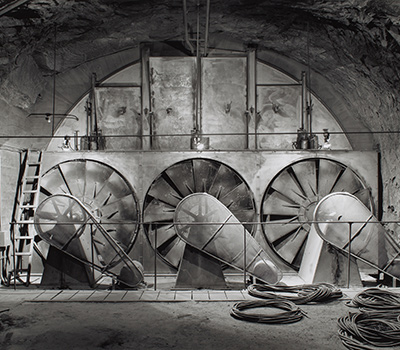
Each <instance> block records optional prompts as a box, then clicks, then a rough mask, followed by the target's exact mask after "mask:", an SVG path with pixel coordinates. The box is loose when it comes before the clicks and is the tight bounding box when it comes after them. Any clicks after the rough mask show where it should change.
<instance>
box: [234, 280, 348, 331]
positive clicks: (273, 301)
mask: <svg viewBox="0 0 400 350" xmlns="http://www.w3.org/2000/svg"><path fill="white" fill-rule="evenodd" d="M247 292H248V293H249V294H250V295H251V296H254V297H256V298H261V299H264V300H250V301H242V302H238V303H236V304H235V305H234V306H233V307H232V309H231V316H233V317H235V318H237V319H240V320H244V321H250V322H259V323H275V324H276V323H280V324H285V323H294V322H297V321H300V320H301V319H302V318H303V317H304V316H306V313H305V312H304V311H303V310H301V309H300V308H299V307H298V306H296V304H306V303H310V302H325V301H328V300H331V299H335V298H340V297H341V296H342V295H343V294H342V292H341V290H340V289H338V288H336V287H335V286H333V285H331V284H328V283H318V284H305V285H301V286H272V285H267V284H252V285H250V286H249V287H248V288H247ZM279 293H281V294H279ZM282 293H283V294H282ZM291 293H296V295H290V294H291ZM288 294H289V295H288ZM254 308H278V309H281V310H285V311H284V312H280V313H275V314H266V313H263V314H262V313H249V312H245V310H247V309H254Z"/></svg>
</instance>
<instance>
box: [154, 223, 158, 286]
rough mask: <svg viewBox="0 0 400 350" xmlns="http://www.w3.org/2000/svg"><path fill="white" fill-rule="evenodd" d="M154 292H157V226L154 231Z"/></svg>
mask: <svg viewBox="0 0 400 350" xmlns="http://www.w3.org/2000/svg"><path fill="white" fill-rule="evenodd" d="M154 290H157V225H155V230H154Z"/></svg>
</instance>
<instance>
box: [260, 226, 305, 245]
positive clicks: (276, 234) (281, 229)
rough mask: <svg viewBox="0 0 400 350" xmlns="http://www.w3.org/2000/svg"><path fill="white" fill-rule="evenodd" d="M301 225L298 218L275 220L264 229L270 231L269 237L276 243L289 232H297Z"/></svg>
mask: <svg viewBox="0 0 400 350" xmlns="http://www.w3.org/2000/svg"><path fill="white" fill-rule="evenodd" d="M300 226H301V224H300V222H299V221H298V220H275V221H272V222H271V224H267V225H264V230H265V231H268V238H269V239H270V242H271V243H272V244H274V242H276V241H279V240H280V239H281V238H283V237H285V236H286V235H288V234H289V233H295V232H296V231H297V230H298V229H299V227H300Z"/></svg>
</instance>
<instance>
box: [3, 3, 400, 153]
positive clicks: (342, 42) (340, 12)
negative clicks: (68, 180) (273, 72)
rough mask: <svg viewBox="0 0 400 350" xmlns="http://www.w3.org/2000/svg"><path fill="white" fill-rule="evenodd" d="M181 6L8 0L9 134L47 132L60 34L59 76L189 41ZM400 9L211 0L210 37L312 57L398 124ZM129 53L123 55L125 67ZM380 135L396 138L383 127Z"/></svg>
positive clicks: (369, 123) (307, 60) (300, 58)
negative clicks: (44, 123)
mask: <svg viewBox="0 0 400 350" xmlns="http://www.w3.org/2000/svg"><path fill="white" fill-rule="evenodd" d="M197 3H199V4H200V14H201V16H200V22H201V26H202V30H203V32H204V24H205V18H206V15H205V9H206V3H207V1H206V0H187V7H188V22H189V24H190V25H191V26H192V27H195V25H196V8H197ZM182 4H183V2H182V0H168V1H165V0H150V1H138V0H132V1H114V0H91V1H78V0H75V1H71V0H70V1H66V0H32V1H21V0H20V1H15V0H13V1H10V0H1V1H0V13H1V17H0V29H1V31H0V41H1V43H2V45H1V47H0V78H1V83H0V84H1V85H0V107H1V108H2V110H3V113H2V115H1V116H0V118H3V119H4V120H5V121H4V123H3V121H2V124H3V125H4V126H3V132H4V133H5V134H7V133H8V134H18V133H17V132H16V131H15V130H19V134H33V135H36V134H40V132H38V133H36V134H35V127H36V126H35V125H31V124H30V123H29V121H28V120H27V119H26V116H27V115H28V114H29V113H31V112H32V111H35V108H38V107H37V106H41V104H42V106H44V105H45V104H46V103H47V107H46V108H50V105H49V103H51V98H48V96H49V91H51V84H52V74H53V64H54V61H53V51H54V40H56V48H57V65H56V72H57V76H59V77H60V78H61V77H62V75H63V74H64V75H65V73H66V72H69V71H72V70H76V69H77V68H79V67H83V66H84V65H87V64H90V63H91V62H92V63H93V62H96V60H99V59H101V58H106V57H110V56H111V55H113V54H115V53H124V52H126V53H127V55H128V54H129V50H132V49H134V48H137V47H138V46H139V45H140V44H141V43H143V42H163V41H174V42H177V43H179V45H182V48H184V24H183V6H182ZM399 15H400V3H399V2H398V1H396V0H392V1H390V0H380V1H377V0H343V1H337V0H330V1H326V0H325V1H324V0H308V1H291V0H267V1H265V0H264V1H261V0H230V1H222V0H211V1H210V22H209V33H210V41H209V45H210V47H212V46H213V45H220V42H217V41H215V39H214V38H217V37H218V38H220V37H221V35H222V36H224V37H226V38H230V39H232V40H235V41H236V42H240V43H242V47H241V48H240V49H243V50H245V49H246V47H247V46H248V45H254V44H255V45H257V47H258V50H260V51H262V50H268V51H272V52H275V53H277V54H279V55H281V56H282V57H288V58H290V59H292V60H294V61H297V62H299V63H300V64H303V65H304V66H307V65H309V66H310V67H311V68H312V70H313V71H314V72H316V73H318V74H319V75H321V76H323V77H324V78H325V79H326V81H327V82H329V83H330V84H331V86H332V87H333V89H334V90H335V92H336V93H338V94H340V95H341V96H342V97H343V101H344V103H346V104H347V106H346V108H349V109H350V110H351V113H352V114H353V115H354V118H357V119H359V120H360V121H361V122H362V123H363V124H364V125H365V126H366V127H367V128H368V129H369V130H373V131H374V130H376V131H382V130H398V129H399V122H398V120H399V118H398V117H397V114H398V112H399V103H398V97H397V94H398V92H397V90H398V86H399V77H400V74H399V67H400V65H399V61H400V17H399ZM54 25H56V26H57V35H56V37H55V36H54ZM122 56H123V54H122ZM124 59H126V58H120V60H121V62H119V63H120V64H121V65H122V64H123V61H124ZM130 59H132V57H130ZM94 64H95V63H94ZM92 68H93V69H95V68H96V67H93V66H92ZM83 72H84V71H83ZM87 74H88V75H87V76H82V77H81V83H80V84H83V86H73V85H71V87H70V89H71V91H81V92H80V93H83V92H84V91H85V89H86V90H87V89H88V87H89V85H88V84H89V83H90V76H89V73H87ZM82 82H83V83H82ZM77 84H78V83H77ZM67 95H68V91H67V92H66V91H62V92H60V91H58V94H57V104H58V109H57V111H56V112H58V113H65V112H66V108H67V106H68V105H70V103H71V102H72V101H70V100H69V99H68V97H67ZM46 96H47V98H45V97H46ZM43 100H45V101H43ZM37 131H39V130H37ZM2 134H3V133H2ZM389 141H390V140H389ZM375 142H376V143H380V144H381V146H382V147H383V146H388V147H395V146H396V145H393V142H392V141H390V142H387V141H385V139H381V137H380V135H377V137H376V139H375ZM2 143H3V142H2Z"/></svg>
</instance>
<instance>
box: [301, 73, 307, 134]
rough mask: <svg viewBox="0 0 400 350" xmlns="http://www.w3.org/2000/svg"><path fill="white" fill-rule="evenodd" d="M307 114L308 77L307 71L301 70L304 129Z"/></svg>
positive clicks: (302, 126)
mask: <svg viewBox="0 0 400 350" xmlns="http://www.w3.org/2000/svg"><path fill="white" fill-rule="evenodd" d="M306 114H307V78H306V72H305V71H303V72H301V116H300V128H301V129H304V121H305V118H306Z"/></svg>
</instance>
